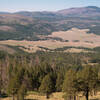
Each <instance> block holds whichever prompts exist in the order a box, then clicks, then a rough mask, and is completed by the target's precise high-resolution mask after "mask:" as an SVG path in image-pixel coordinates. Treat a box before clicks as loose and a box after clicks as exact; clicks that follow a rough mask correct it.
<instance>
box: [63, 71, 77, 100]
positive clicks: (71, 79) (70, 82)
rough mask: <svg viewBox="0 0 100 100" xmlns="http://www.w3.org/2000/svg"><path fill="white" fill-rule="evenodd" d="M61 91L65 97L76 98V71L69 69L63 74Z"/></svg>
mask: <svg viewBox="0 0 100 100" xmlns="http://www.w3.org/2000/svg"><path fill="white" fill-rule="evenodd" d="M63 91H64V92H65V99H66V100H67V99H70V100H71V98H74V100H75V99H76V95H77V79H76V72H75V71H73V70H69V71H68V72H67V73H66V75H65V80H64V83H63Z"/></svg>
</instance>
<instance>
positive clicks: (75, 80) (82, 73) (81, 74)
mask: <svg viewBox="0 0 100 100" xmlns="http://www.w3.org/2000/svg"><path fill="white" fill-rule="evenodd" d="M99 84H100V77H99V74H98V68H96V67H92V66H85V67H83V68H82V69H81V70H79V71H73V70H69V71H68V72H67V73H66V75H65V80H64V83H63V90H64V92H65V93H66V95H65V98H66V100H69V98H70V100H72V99H71V98H74V100H76V96H78V94H79V93H82V94H83V95H84V96H85V97H86V100H88V99H89V94H91V93H92V92H94V93H95V92H96V91H98V88H99Z"/></svg>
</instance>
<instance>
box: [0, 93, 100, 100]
mask: <svg viewBox="0 0 100 100" xmlns="http://www.w3.org/2000/svg"><path fill="white" fill-rule="evenodd" d="M63 95H64V94H63V93H61V92H59V93H58V92H57V93H53V94H52V95H51V96H50V98H49V99H46V96H41V95H39V94H38V93H35V94H34V93H33V94H32V93H30V94H29V95H28V96H26V100H64V98H63ZM78 99H79V100H85V97H84V96H80V97H78ZM0 100H12V98H4V99H0ZM89 100H100V93H98V94H97V95H96V96H90V97H89Z"/></svg>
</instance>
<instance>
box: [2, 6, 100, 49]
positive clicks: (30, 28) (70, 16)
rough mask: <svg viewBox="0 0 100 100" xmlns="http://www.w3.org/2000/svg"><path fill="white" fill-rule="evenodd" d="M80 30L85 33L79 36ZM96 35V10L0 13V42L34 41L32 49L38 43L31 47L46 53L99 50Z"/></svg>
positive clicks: (99, 15)
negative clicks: (79, 48)
mask: <svg viewBox="0 0 100 100" xmlns="http://www.w3.org/2000/svg"><path fill="white" fill-rule="evenodd" d="M73 29H76V30H73ZM71 30H72V31H73V32H71ZM80 30H81V31H80ZM84 30H87V31H85V32H83V31H84ZM54 33H57V34H54ZM78 33H79V34H78ZM99 35H100V8H99V7H96V6H88V7H80V8H70V9H64V10H60V11H55V12H48V11H43V12H28V11H20V12H15V13H9V12H0V41H1V42H2V41H5V40H16V41H23V40H26V41H33V42H35V41H36V42H35V45H37V43H38V42H39V41H40V42H41V43H42V44H39V45H37V46H35V47H37V48H38V46H40V47H44V48H49V49H52V48H54V49H56V48H60V47H63V46H73V45H76V46H83V45H84V47H89V46H90V45H91V46H90V47H96V46H100V45H99V40H100V39H99V37H100V36H99ZM81 38H82V39H81ZM70 39H71V40H70ZM44 42H46V44H45V43H44ZM47 42H48V43H50V44H49V46H47ZM71 42H72V43H71ZM80 42H81V43H80ZM82 42H84V43H82ZM4 43H5V42H4ZM29 43H30V42H29ZM33 44H34V43H33ZM44 44H45V45H44ZM59 44H60V45H59ZM79 44H80V45H79ZM54 45H56V46H54ZM16 46H17V45H16Z"/></svg>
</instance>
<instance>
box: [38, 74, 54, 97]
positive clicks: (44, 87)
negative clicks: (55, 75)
mask: <svg viewBox="0 0 100 100" xmlns="http://www.w3.org/2000/svg"><path fill="white" fill-rule="evenodd" d="M39 90H40V92H42V93H45V94H46V97H47V99H48V98H49V95H50V94H51V93H52V92H53V90H54V85H53V82H52V79H51V77H50V74H48V75H46V76H45V77H44V78H43V80H42V83H41V86H40V88H39Z"/></svg>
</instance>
